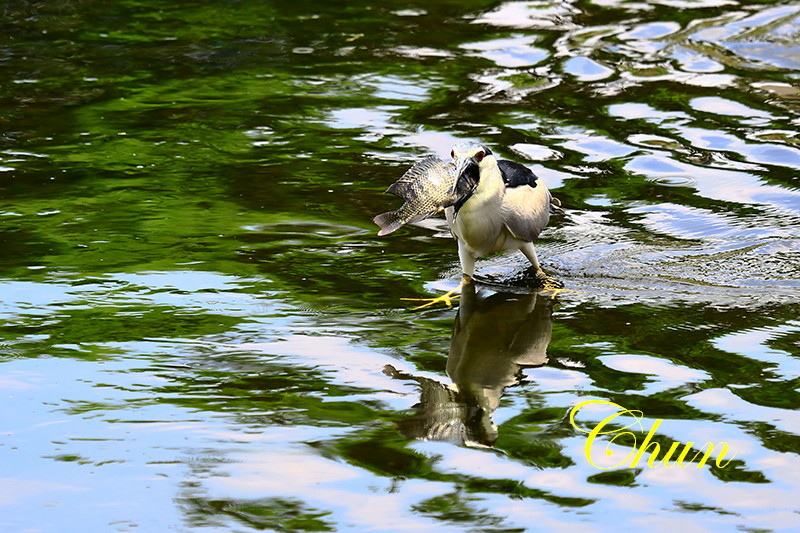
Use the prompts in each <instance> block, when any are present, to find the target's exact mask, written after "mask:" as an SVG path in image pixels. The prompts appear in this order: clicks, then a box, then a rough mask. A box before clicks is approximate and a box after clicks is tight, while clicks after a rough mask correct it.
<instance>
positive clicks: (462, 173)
mask: <svg viewBox="0 0 800 533" xmlns="http://www.w3.org/2000/svg"><path fill="white" fill-rule="evenodd" d="M453 164H455V166H456V176H457V177H456V183H455V189H454V191H455V192H456V193H457V194H458V195H459V196H460V197H464V196H466V195H470V194H472V193H473V192H474V190H475V187H477V186H478V179H479V171H478V163H477V162H476V161H475V160H474V159H473V158H471V157H464V158H460V157H456V158H455V159H453Z"/></svg>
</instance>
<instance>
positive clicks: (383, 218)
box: [372, 211, 403, 237]
mask: <svg viewBox="0 0 800 533" xmlns="http://www.w3.org/2000/svg"><path fill="white" fill-rule="evenodd" d="M372 221H373V222H374V223H375V224H377V225H378V227H379V228H381V230H380V231H379V232H378V236H379V237H383V236H384V235H389V234H390V233H392V232H393V231H395V230H397V229H398V228H399V227H400V226H402V225H403V221H402V220H400V217H399V216H398V215H397V211H389V212H388V213H381V214H380V215H378V216H376V217H375V218H373V219H372Z"/></svg>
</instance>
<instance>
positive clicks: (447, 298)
mask: <svg viewBox="0 0 800 533" xmlns="http://www.w3.org/2000/svg"><path fill="white" fill-rule="evenodd" d="M469 282H470V279H469V278H468V277H466V276H464V277H463V278H461V283H459V284H458V287H456V288H455V289H453V290H452V291H450V292H447V293H446V294H442V295H441V296H437V297H435V298H400V299H401V300H405V301H407V302H426V303H424V304H422V305H419V306H417V307H415V308H414V309H413V310H414V311H417V310H419V309H425V308H426V307H432V306H434V305H436V304H440V303H443V304H444V305H446V306H447V307H453V300H457V299H459V298H460V297H461V295H460V294H456V293H458V292H460V291H461V288H462V287H463V286H464V285H465V284H467V283H469Z"/></svg>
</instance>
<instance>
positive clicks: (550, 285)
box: [538, 272, 580, 299]
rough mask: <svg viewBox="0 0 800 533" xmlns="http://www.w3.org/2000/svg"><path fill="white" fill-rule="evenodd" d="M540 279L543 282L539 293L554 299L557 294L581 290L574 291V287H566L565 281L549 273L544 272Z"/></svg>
mask: <svg viewBox="0 0 800 533" xmlns="http://www.w3.org/2000/svg"><path fill="white" fill-rule="evenodd" d="M542 274H544V272H542ZM539 281H541V283H542V288H541V289H540V290H539V292H538V294H541V295H543V296H549V297H550V298H553V299H555V298H556V296H558V295H559V294H561V293H562V292H580V291H574V290H572V289H565V288H564V282H563V281H561V280H559V279H556V278H554V277H553V276H550V275H547V274H544V276H543V277H540V278H539Z"/></svg>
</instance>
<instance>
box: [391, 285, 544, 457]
mask: <svg viewBox="0 0 800 533" xmlns="http://www.w3.org/2000/svg"><path fill="white" fill-rule="evenodd" d="M474 285H475V284H470V285H467V286H466V287H465V288H464V291H463V292H462V297H461V304H460V305H459V310H458V314H457V315H456V318H455V324H454V326H453V336H452V340H451V343H450V353H449V355H448V357H447V375H448V377H449V378H450V379H451V380H452V384H445V383H441V382H438V381H436V380H433V379H429V378H424V377H419V376H413V375H410V374H406V373H402V372H399V371H398V370H396V369H395V368H394V367H392V366H387V367H386V368H385V370H384V371H385V372H386V373H387V374H388V375H390V376H392V377H395V378H397V379H407V380H413V381H416V382H417V383H418V384H419V386H420V389H421V394H420V401H419V403H418V404H416V405H415V406H414V408H415V410H416V413H415V414H414V415H412V416H410V417H409V418H407V419H405V420H403V421H401V422H400V423H399V428H400V431H401V432H402V433H403V434H404V435H405V436H406V437H408V438H414V439H425V440H439V441H449V442H453V443H457V444H465V445H467V446H479V445H483V446H492V445H493V444H494V442H495V440H496V439H497V428H496V427H495V425H494V422H493V420H492V416H493V414H494V412H495V410H496V409H497V407H498V405H499V404H500V398H501V397H502V394H503V391H504V390H505V389H506V388H507V387H510V386H512V385H516V384H518V383H520V381H521V380H522V377H523V376H522V369H523V368H524V367H533V366H541V365H544V364H546V363H547V360H548V359H547V346H548V345H549V344H550V338H551V336H552V330H553V322H552V318H551V313H552V306H553V300H552V299H550V298H545V297H542V296H538V297H537V295H536V294H512V293H503V292H497V293H492V294H490V295H489V296H484V295H483V294H481V293H476V290H475V286H474Z"/></svg>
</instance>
